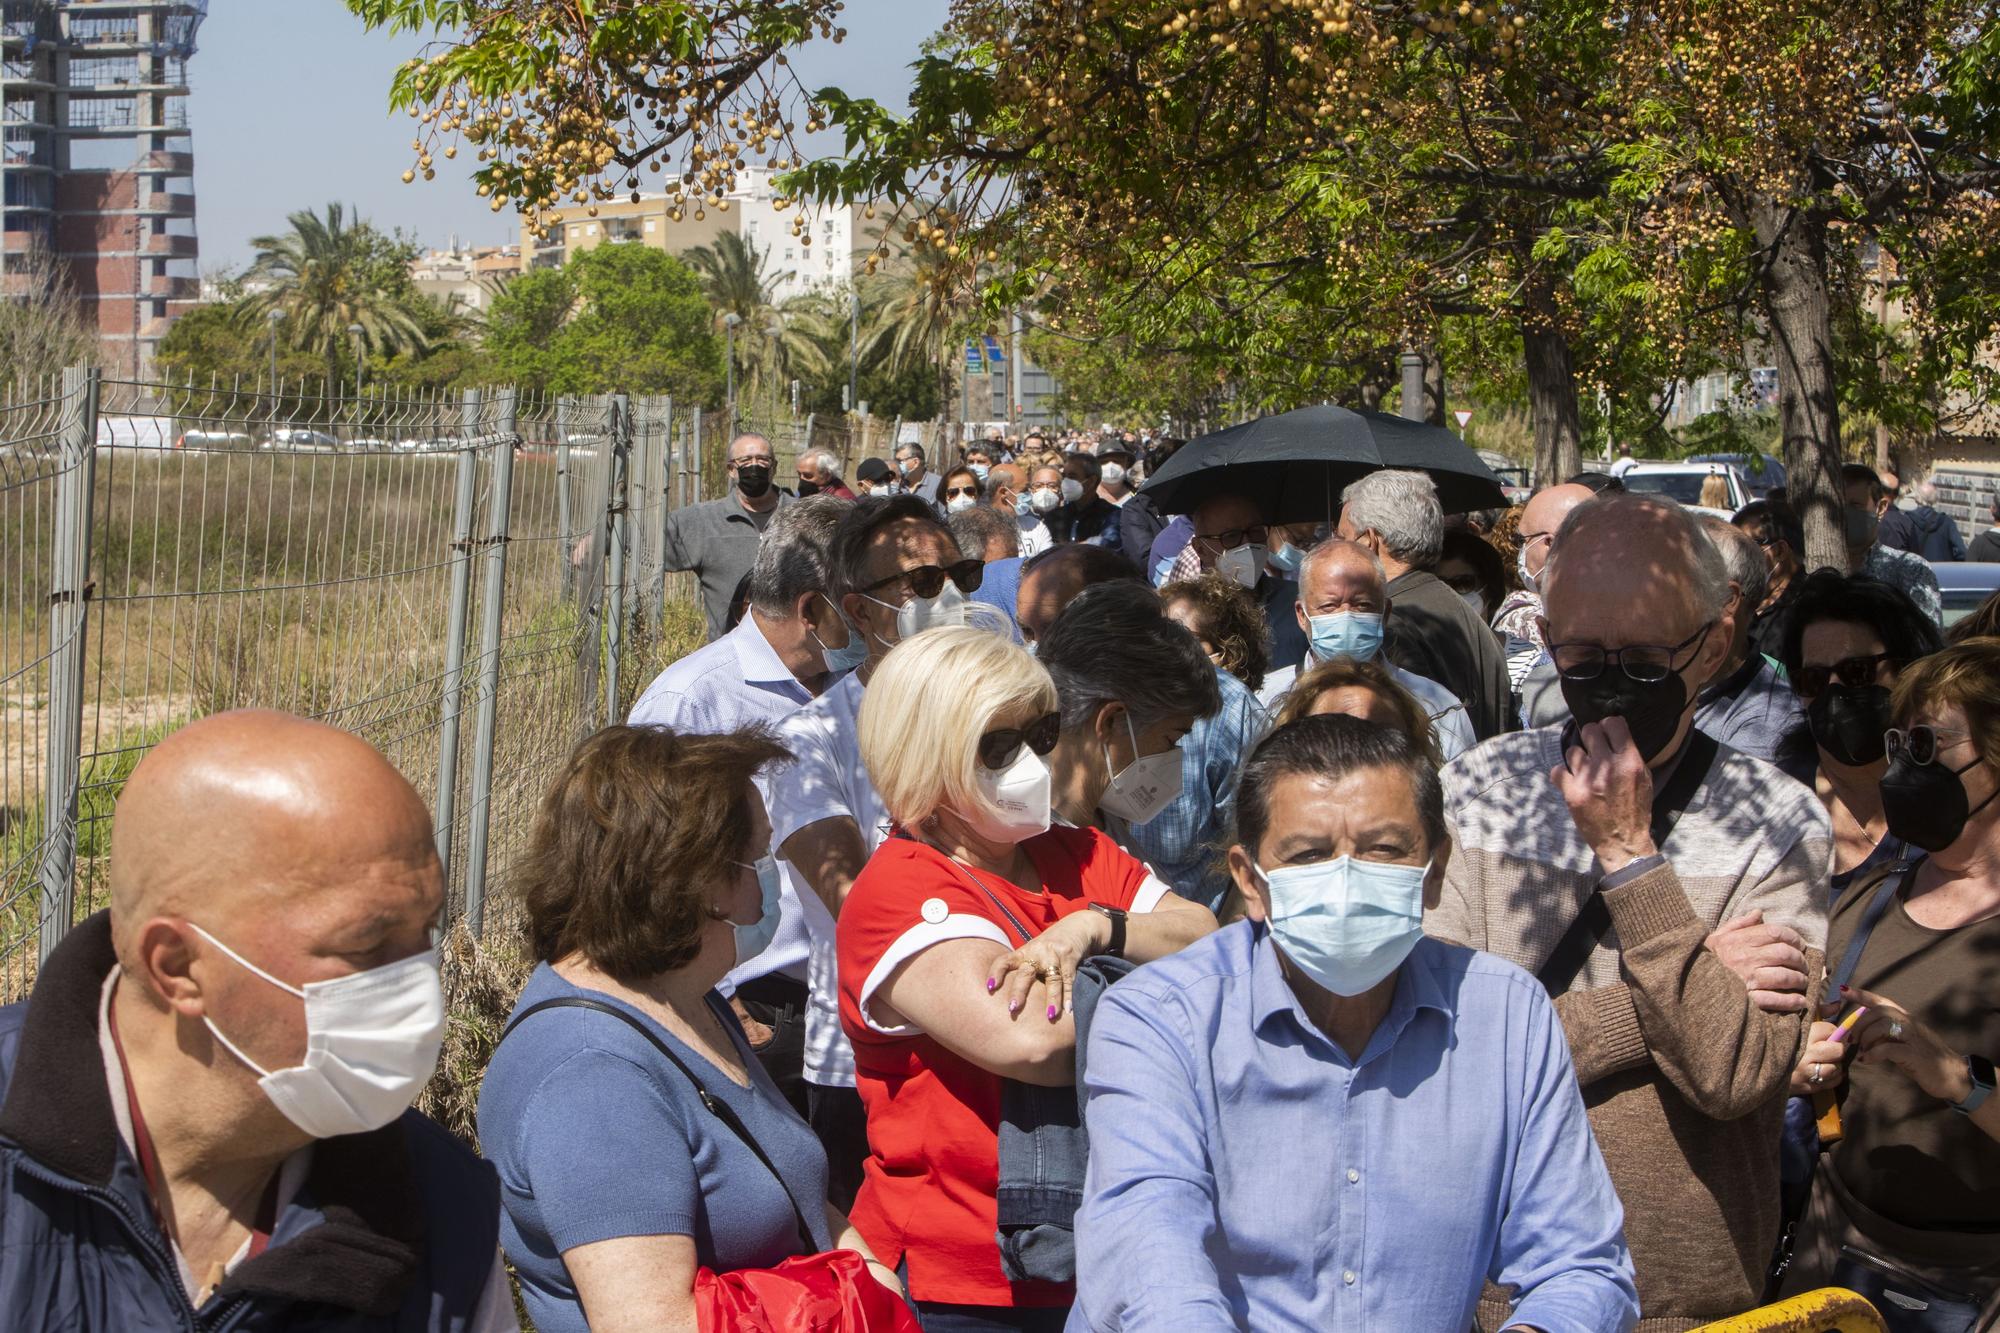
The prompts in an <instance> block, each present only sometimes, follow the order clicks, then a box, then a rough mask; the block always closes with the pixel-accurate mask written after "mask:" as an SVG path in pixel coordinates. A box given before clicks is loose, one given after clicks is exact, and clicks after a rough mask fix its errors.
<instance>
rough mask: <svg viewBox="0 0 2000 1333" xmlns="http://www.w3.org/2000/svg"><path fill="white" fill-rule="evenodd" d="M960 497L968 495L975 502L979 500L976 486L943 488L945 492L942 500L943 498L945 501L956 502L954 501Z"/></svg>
mask: <svg viewBox="0 0 2000 1333" xmlns="http://www.w3.org/2000/svg"><path fill="white" fill-rule="evenodd" d="M961 495H969V496H971V497H972V498H973V499H975V500H977V499H978V498H979V488H978V487H977V486H947V487H945V492H944V498H945V499H947V500H956V499H957V498H958V497H959V496H961Z"/></svg>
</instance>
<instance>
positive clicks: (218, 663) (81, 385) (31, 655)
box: [0, 369, 899, 998]
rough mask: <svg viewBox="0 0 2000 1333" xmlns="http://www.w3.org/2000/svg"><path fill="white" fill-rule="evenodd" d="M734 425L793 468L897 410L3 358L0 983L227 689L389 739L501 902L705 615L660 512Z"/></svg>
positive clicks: (847, 455) (848, 451)
mask: <svg viewBox="0 0 2000 1333" xmlns="http://www.w3.org/2000/svg"><path fill="white" fill-rule="evenodd" d="M732 425H733V426H734V427H736V428H738V429H746V430H747V429H754V430H757V431H759V432H760V433H762V434H764V435H766V436H767V437H768V438H769V439H770V440H771V441H772V443H773V445H774V446H775V447H776V452H777V454H778V457H779V472H780V477H779V480H780V481H781V482H785V481H789V480H791V479H793V477H794V476H795V473H794V471H793V469H794V467H795V462H796V457H797V455H798V453H799V452H800V451H801V450H803V449H805V448H808V447H817V448H824V449H828V450H830V451H832V452H833V453H834V454H835V455H836V456H839V457H841V458H842V459H843V462H844V464H845V465H846V466H845V467H844V469H843V471H844V472H847V473H849V474H850V475H851V470H852V466H853V464H855V463H857V462H858V461H859V460H860V459H861V458H862V457H866V456H869V454H874V455H878V456H886V455H887V454H888V453H889V452H890V450H891V448H892V447H893V441H894V440H895V438H896V434H895V432H896V430H897V428H898V425H899V423H886V422H861V423H852V422H850V421H848V420H845V419H843V420H841V421H838V422H832V423H826V422H821V421H819V420H816V419H814V418H812V417H806V418H803V419H794V418H789V417H785V418H781V419H777V420H771V421H763V420H758V419H756V418H754V417H750V416H738V417H737V418H736V419H735V420H734V421H733V422H732V420H731V419H730V418H729V417H727V416H725V415H724V414H722V413H720V412H714V411H710V412H706V413H704V412H699V411H689V410H683V409H677V408H676V406H675V405H674V404H673V402H672V401H671V400H669V399H665V398H650V397H636V398H627V397H625V396H622V395H619V396H607V397H589V398H561V399H551V398H541V397H537V396H535V395H531V394H527V393H522V392H517V391H516V390H514V389H511V388H497V389H491V390H483V391H478V392H465V393H463V394H454V393H422V394H394V393H383V394H372V395H367V396H361V397H356V396H354V395H350V394H341V395H334V396H328V395H323V394H318V393H315V392H312V391H310V390H307V389H303V388H300V387H298V386H287V385H283V384H280V385H279V386H278V387H277V389H276V390H275V391H267V390H264V389H261V388H260V389H245V388H242V387H228V386H221V385H208V386H197V385H194V384H171V383H142V382H136V381H128V380H119V379H113V378H108V377H101V376H100V375H99V373H98V372H96V371H92V370H82V369H72V370H67V371H64V372H63V373H62V374H61V375H60V376H59V377H55V378H52V379H49V380H47V381H42V382H31V383H23V384H20V385H17V386H16V387H15V388H14V389H12V390H11V391H9V390H0V998H14V997H18V996H20V995H22V994H25V993H26V991H27V989H28V987H29V986H30V984H31V983H32V981H33V978H34V974H35V969H36V966H37V964H38V962H39V960H40V959H41V958H43V957H45V956H46V955H47V953H48V951H49V950H50V949H51V948H53V947H54V945H55V944H56V942H57V941H58V940H60V939H61V938H62V935H63V933H64V932H65V931H67V930H68V929H69V927H70V926H71V925H72V924H74V923H75V922H76V921H78V920H80V919H82V918H83V917H84V916H85V915H87V914H88V913H90V912H92V911H94V910H96V909H97V908H99V907H101V906H102V905H103V904H104V902H105V900H106V897H107V872H108V867H109V852H110V816H111V810H112V806H113V804H114V802H115V801H116V799H117V796H118V793H119V791H120V790H121V788H122V786H123V784H124V782H125V779H126V777H127V776H128V775H129V774H130V773H131V771H132V769H133V767H134V766H135V765H136V764H137V762H138V761H139V759H140V757H141V756H142V755H144V753H145V752H146V750H147V749H148V748H149V747H150V746H151V745H153V744H154V743H155V742H156V741H158V740H159V739H160V737H161V736H163V735H165V734H166V733H168V732H169V731H172V730H173V729H174V728H176V727H178V726H181V725H183V724H185V723H186V722H188V721H190V720H191V719H193V718H196V717H199V716H202V715H204V714H206V713H210V712H213V711H216V710H219V709H225V708H239V707H246V706H263V707H271V708H279V709H284V710H286V711H289V712H294V713H298V714H302V715H304V716H308V717H314V718H319V719H322V720H324V721H327V722H330V723H333V724H335V725H337V726H341V727H345V728H347V729H349V730H352V731H354V732H356V733H358V734H359V735H361V736H363V737H365V738H367V739H368V740H369V741H370V742H372V743H373V744H375V745H376V746H378V747H379V748H380V749H381V750H382V751H383V752H384V753H385V754H387V755H388V756H389V758H390V759H391V760H392V761H393V762H394V763H395V764H396V765H397V766H398V767H399V768H400V769H401V770H402V771H403V772H404V773H405V774H406V775H407V776H408V777H409V778H410V780H411V781H412V782H413V783H414V784H415V785H416V787H417V789H418V790H419V791H420V792H422V793H424V794H425V796H426V797H428V798H429V799H430V800H431V802H432V809H433V815H434V819H435V823H436V830H437V839H438V850H439V853H440V855H441V856H442V857H443V858H444V861H445V866H446V880H447V884H448V886H449V888H448V894H449V898H448V902H449V907H448V911H449V914H450V916H451V918H452V919H454V920H457V919H463V920H465V921H466V922H467V923H468V924H469V925H470V926H471V927H472V928H473V929H474V931H475V932H476V933H483V932H484V931H485V930H486V929H488V928H489V926H490V921H489V918H498V917H500V916H504V915H508V913H507V911H506V908H505V907H504V901H505V900H504V895H501V894H499V893H498V892H497V891H496V890H497V889H498V888H499V886H501V885H503V884H504V881H505V878H506V874H507V871H508V869H509V867H510V865H511V863H512V859H513V857H514V856H515V854H516V852H517V850H518V848H519V844H520V838H521V833H522V831H523V830H524V829H525V827H526V826H527V824H528V822H529V814H530V812H531V810H532V809H533V807H534V805H535V803H536V802H537V801H538V799H539V797H540V794H541V792H542V790H543V789H544V787H545V786H546V784H547V783H548V781H549V780H550V778H551V777H552V775H553V773H554V771H555V768H556V766H557V765H558V764H559V763H560V762H561V760H562V758H563V757H564V755H566V754H567V753H568V751H569V749H570V747H571V746H572V745H573V744H574V743H575V741H576V740H577V739H578V738H579V737H580V736H582V735H584V734H587V733H588V732H589V731H590V730H592V729H594V728H595V727H597V726H599V725H602V724H603V723H604V722H605V721H607V720H609V719H615V718H619V717H622V716H624V714H625V711H626V709H627V708H628V707H629V705H630V702H631V700H632V699H633V697H634V696H635V695H636V693H637V692H638V690H640V689H641V688H643V687H644V685H645V684H646V682H647V680H648V679H650V677H651V674H652V673H653V672H654V671H656V670H657V669H658V668H659V667H660V666H662V665H664V664H665V663H666V662H667V661H670V660H671V659H672V658H673V657H675V656H677V655H679V654H680V653H681V652H685V651H687V650H688V649H689V648H691V647H693V646H695V645H697V644H699V643H700V642H701V640H702V636H703V621H702V617H701V613H700V609H699V607H698V606H697V605H695V602H694V598H693V593H692V586H691V580H690V578H689V576H686V575H678V574H670V573H668V572H667V571H666V568H665V566H666V564H667V563H669V561H668V559H667V557H666V553H665V535H666V525H667V520H668V516H669V515H670V514H671V513H672V512H673V511H674V510H676V509H679V508H681V507H683V506H685V505H689V504H693V503H696V502H698V501H700V500H702V499H706V498H711V497H713V496H716V495H719V494H721V493H722V491H723V489H724V486H725V484H726V477H727V473H726V471H725V469H724V465H723V464H724V456H725V449H726V445H727V441H728V439H729V437H730V435H731V428H732Z"/></svg>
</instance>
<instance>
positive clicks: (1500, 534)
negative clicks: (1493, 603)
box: [1486, 505, 1527, 601]
mask: <svg viewBox="0 0 2000 1333" xmlns="http://www.w3.org/2000/svg"><path fill="white" fill-rule="evenodd" d="M1526 510H1527V506H1526V505H1513V506H1511V507H1510V508H1509V509H1508V510H1507V511H1506V512H1505V513H1503V514H1501V515H1500V518H1499V521H1498V522H1496V523H1495V524H1494V525H1493V526H1492V527H1491V528H1489V529H1487V531H1486V541H1487V544H1488V545H1490V546H1492V548H1493V549H1494V550H1496V551H1498V552H1499V553H1500V579H1501V582H1502V584H1503V585H1504V586H1505V588H1506V591H1507V592H1510V593H1513V592H1519V591H1521V515H1522V514H1523V513H1525V512H1526ZM1501 600H1503V601H1504V600H1506V597H1505V594H1504V593H1503V594H1502V597H1501Z"/></svg>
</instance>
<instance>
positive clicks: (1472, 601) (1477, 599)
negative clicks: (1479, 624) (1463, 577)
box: [1458, 588, 1486, 620]
mask: <svg viewBox="0 0 2000 1333" xmlns="http://www.w3.org/2000/svg"><path fill="white" fill-rule="evenodd" d="M1458 600H1460V601H1461V602H1464V603H1465V604H1466V605H1467V606H1469V607H1471V608H1472V614H1473V615H1475V616H1478V617H1479V618H1480V619H1481V620H1484V619H1486V599H1485V598H1484V597H1482V596H1480V595H1479V589H1477V588H1468V589H1466V590H1465V591H1464V592H1462V593H1460V594H1459V595H1458Z"/></svg>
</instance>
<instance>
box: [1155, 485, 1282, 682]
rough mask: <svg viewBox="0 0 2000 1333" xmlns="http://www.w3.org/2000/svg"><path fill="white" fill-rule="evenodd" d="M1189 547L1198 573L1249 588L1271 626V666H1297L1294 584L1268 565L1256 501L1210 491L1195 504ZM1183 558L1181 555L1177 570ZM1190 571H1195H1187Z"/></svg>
mask: <svg viewBox="0 0 2000 1333" xmlns="http://www.w3.org/2000/svg"><path fill="white" fill-rule="evenodd" d="M1188 551H1189V552H1191V553H1192V554H1193V556H1194V558H1195V559H1196V560H1197V561H1199V562H1200V568H1201V570H1202V571H1203V572H1206V571H1208V570H1214V571H1216V572H1217V573H1220V574H1221V575H1223V577H1225V578H1227V579H1229V580H1230V581H1232V582H1233V583H1235V584H1236V585H1237V586H1239V587H1242V588H1248V589H1249V590H1250V594H1251V596H1253V597H1255V598H1256V599H1257V604H1258V605H1259V606H1260V607H1262V608H1263V610H1264V623H1265V625H1267V626H1269V628H1270V630H1271V666H1272V667H1273V668H1282V667H1288V666H1297V665H1298V664H1299V663H1300V662H1302V661H1304V660H1305V656H1306V635H1305V631H1304V630H1302V629H1300V628H1299V623H1298V618H1297V617H1296V616H1294V615H1293V614H1292V607H1293V605H1294V604H1295V603H1296V602H1297V601H1298V600H1299V585H1298V583H1297V582H1296V581H1294V580H1292V579H1288V578H1286V577H1285V576H1284V575H1283V574H1281V573H1279V572H1278V571H1276V570H1273V569H1272V568H1270V565H1269V561H1270V556H1271V525H1270V524H1269V523H1268V522H1267V521H1266V520H1265V518H1264V513H1263V511H1262V510H1260V509H1259V508H1258V507H1257V504H1256V502H1255V501H1253V500H1250V499H1247V498H1246V497H1244V496H1241V495H1211V496H1210V497H1208V498H1207V499H1206V500H1203V501H1202V502H1201V503H1200V504H1199V505H1197V506H1195V511H1194V539H1193V540H1192V541H1191V542H1189V543H1188ZM1186 563H1187V556H1186V555H1185V554H1183V555H1182V556H1181V558H1180V564H1179V565H1177V566H1176V570H1175V572H1176V574H1179V573H1180V572H1181V566H1184V565H1185V564H1186ZM1187 572H1188V573H1190V574H1191V573H1193V572H1194V571H1192V570H1190V571H1187Z"/></svg>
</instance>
